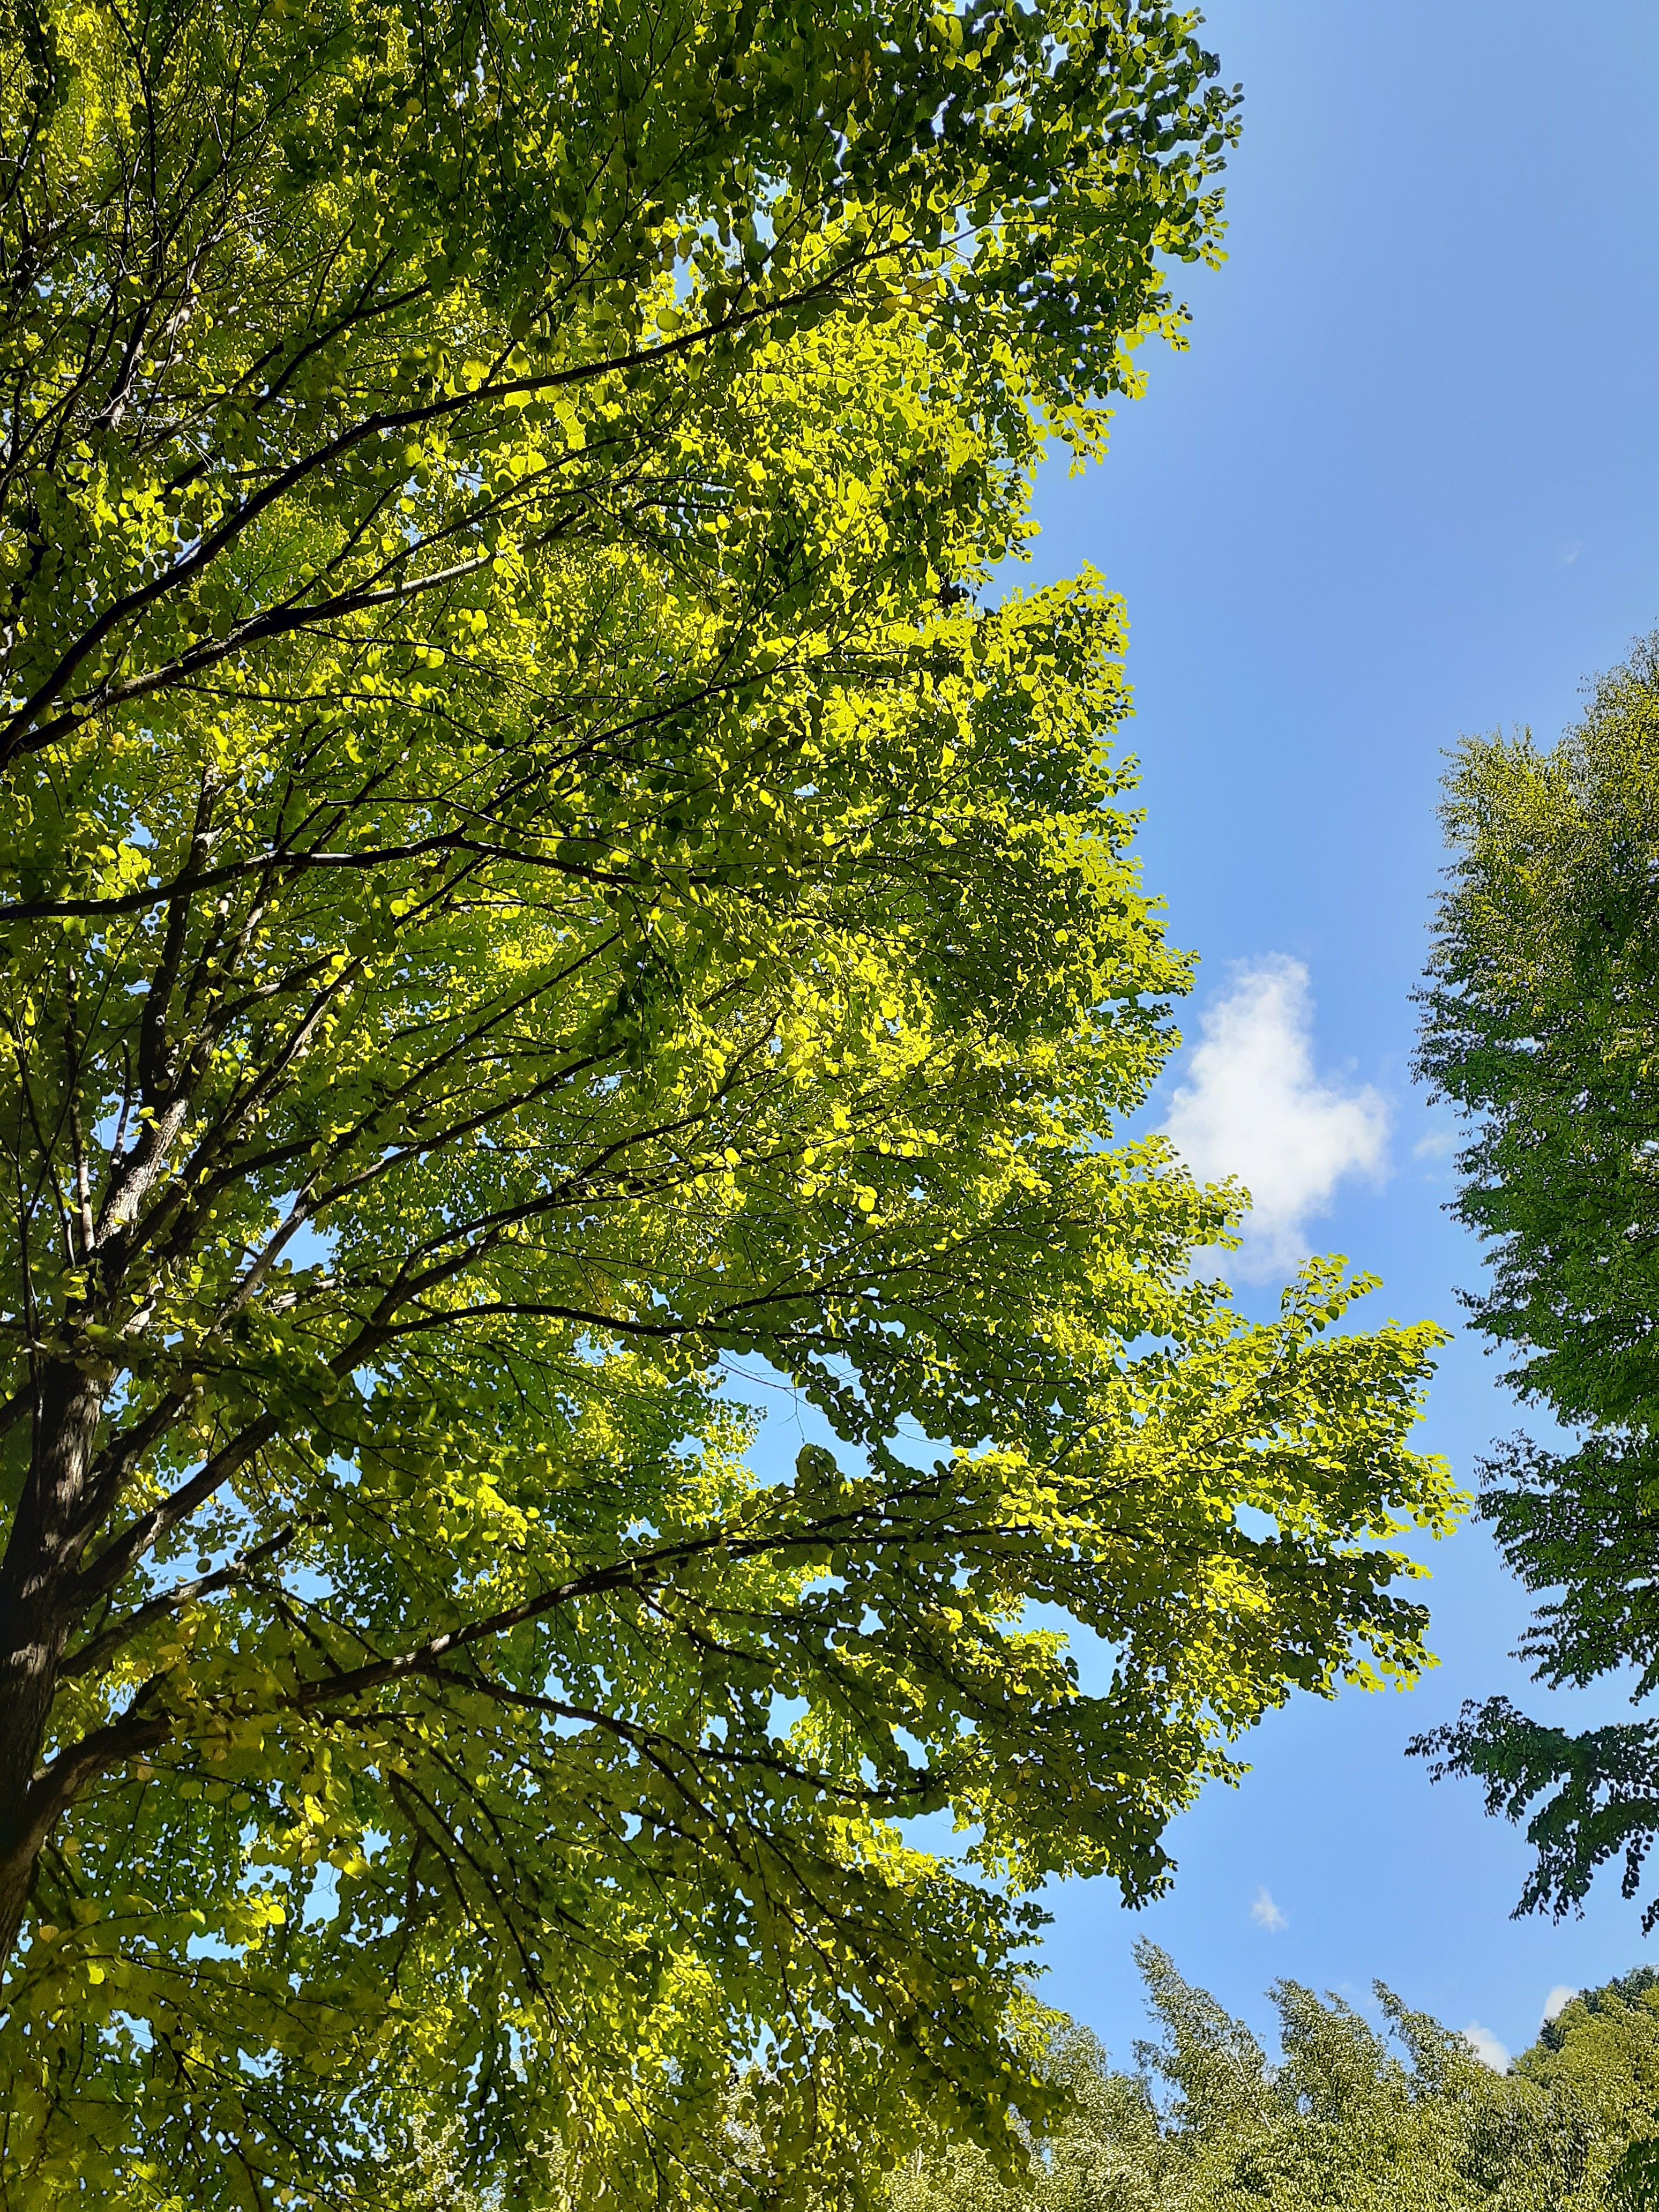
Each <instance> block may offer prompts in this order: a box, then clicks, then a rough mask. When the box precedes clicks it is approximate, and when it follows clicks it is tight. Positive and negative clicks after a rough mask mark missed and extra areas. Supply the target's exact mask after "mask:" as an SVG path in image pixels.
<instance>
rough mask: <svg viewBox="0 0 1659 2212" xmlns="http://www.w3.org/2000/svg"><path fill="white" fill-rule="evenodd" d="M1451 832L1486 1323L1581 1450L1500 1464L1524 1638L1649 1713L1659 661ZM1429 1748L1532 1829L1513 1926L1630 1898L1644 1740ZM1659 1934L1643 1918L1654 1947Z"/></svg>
mask: <svg viewBox="0 0 1659 2212" xmlns="http://www.w3.org/2000/svg"><path fill="white" fill-rule="evenodd" d="M1446 818H1447V824H1448V829H1449V836H1450V839H1451V842H1452V846H1453V851H1454V855H1455V859H1454V866H1453V872H1452V878H1451V884H1450V888H1449V890H1448V892H1447V895H1446V896H1445V898H1444V900H1443V902H1442V906H1441V910H1440V915H1439V921H1438V926H1437V939H1436V947H1435V956H1434V962H1433V966H1432V969H1431V975H1430V981H1429V987H1428V989H1427V991H1426V993H1425V1005H1426V1015H1425V1029H1424V1043H1423V1054H1422V1064H1423V1068H1424V1071H1425V1073H1426V1075H1427V1076H1428V1078H1429V1079H1430V1080H1431V1082H1432V1083H1433V1084H1434V1085H1435V1086H1436V1087H1437V1090H1438V1091H1441V1092H1442V1093H1443V1095H1445V1096H1447V1097H1450V1098H1453V1099H1455V1101H1456V1102H1457V1103H1459V1104H1460V1105H1461V1106H1462V1107H1463V1108H1464V1109H1466V1110H1467V1111H1468V1113H1469V1114H1470V1115H1471V1116H1472V1117H1474V1133H1473V1137H1472V1140H1471V1142H1470V1144H1469V1146H1468V1148H1467V1150H1466V1151H1465V1152H1463V1153H1462V1155H1461V1156H1460V1159H1459V1167H1460V1170H1461V1173H1462V1177H1463V1182H1462V1189H1461V1191H1460V1193H1459V1196H1458V1199H1457V1202H1456V1211H1457V1212H1458V1213H1459V1214H1460V1216H1461V1217H1462V1219H1463V1220H1464V1221H1466V1222H1468V1224H1469V1225H1470V1226H1471V1227H1473V1228H1474V1229H1475V1230H1476V1231H1478V1232H1479V1233H1480V1235H1481V1236H1482V1237H1484V1238H1485V1239H1486V1241H1487V1243H1488V1245H1489V1247H1490V1250H1491V1255H1492V1282H1491V1286H1490V1288H1489V1289H1487V1290H1486V1291H1484V1292H1483V1293H1481V1294H1480V1295H1479V1296H1478V1297H1474V1298H1473V1299H1472V1300H1471V1301H1470V1309H1471V1311H1472V1313H1473V1315H1474V1321H1475V1324H1476V1326H1477V1327H1478V1328H1480V1329H1482V1330H1484V1331H1485V1333H1486V1334H1487V1335H1488V1336H1489V1337H1491V1338H1492V1340H1493V1341H1494V1342H1495V1343H1498V1344H1501V1345H1503V1346H1504V1348H1505V1350H1506V1352H1510V1354H1511V1356H1512V1359H1513V1364H1512V1365H1511V1367H1510V1370H1509V1372H1508V1375H1507V1376H1506V1380H1507V1381H1508V1382H1509V1383H1510V1385H1511V1387H1512V1388H1514V1389H1516V1391H1518V1392H1519V1394H1520V1395H1521V1396H1522V1398H1523V1399H1524V1400H1526V1401H1529V1402H1531V1403H1534V1404H1537V1405H1540V1406H1542V1407H1545V1408H1546V1409H1547V1411H1548V1412H1549V1413H1551V1414H1552V1415H1553V1417H1554V1418H1555V1419H1556V1420H1557V1421H1559V1422H1560V1423H1561V1424H1563V1425H1565V1427H1566V1428H1567V1429H1569V1430H1571V1431H1577V1442H1576V1443H1572V1444H1571V1445H1570V1446H1569V1447H1568V1448H1566V1449H1561V1448H1559V1447H1555V1446H1551V1447H1546V1446H1543V1445H1540V1444H1536V1443H1531V1442H1529V1441H1528V1440H1526V1439H1524V1438H1521V1439H1517V1440H1516V1441H1515V1442H1513V1443H1510V1444H1508V1445H1506V1446H1504V1447H1503V1448H1502V1449H1499V1450H1498V1453H1497V1454H1496V1455H1494V1457H1493V1459H1492V1462H1491V1463H1490V1464H1489V1466H1488V1468H1486V1494H1485V1496H1484V1498H1483V1499H1482V1510H1484V1512H1485V1513H1486V1515H1487V1516H1488V1517H1489V1518H1490V1519H1491V1520H1492V1522H1493V1524H1494V1525H1495V1528H1496V1530H1497V1534H1498V1542H1499V1544H1500V1546H1501V1547H1503V1550H1504V1555H1505V1557H1506V1559H1508V1561H1509V1563H1510V1566H1511V1567H1512V1568H1513V1569H1514V1571H1516V1573H1517V1574H1518V1575H1519V1576H1520V1577H1521V1578H1522V1581H1523V1582H1524V1583H1526V1585H1527V1587H1528V1589H1534V1590H1538V1591H1541V1592H1543V1591H1549V1592H1551V1593H1553V1595H1551V1596H1550V1598H1549V1601H1548V1602H1547V1604H1545V1605H1544V1606H1542V1607H1541V1608H1540V1610H1539V1612H1538V1613H1537V1614H1536V1615H1535V1617H1534V1622H1533V1626H1532V1629H1531V1631H1530V1633H1529V1635H1528V1639H1527V1641H1526V1643H1525V1644H1524V1645H1523V1646H1522V1650H1523V1654H1524V1656H1528V1657H1529V1658H1531V1659H1532V1660H1533V1661H1534V1662H1535V1667H1536V1672H1537V1674H1538V1677H1539V1679H1541V1680H1545V1681H1547V1682H1550V1683H1552V1684H1559V1683H1563V1682H1574V1683H1581V1684H1582V1683H1586V1682H1589V1681H1592V1680H1595V1679H1596V1677H1597V1676H1599V1675H1602V1674H1612V1673H1614V1672H1616V1671H1618V1670H1620V1669H1621V1668H1626V1667H1630V1668H1634V1669H1635V1673H1636V1680H1635V1685H1634V1688H1633V1691H1632V1701H1633V1702H1635V1703H1637V1704H1641V1703H1642V1702H1644V1700H1645V1699H1648V1698H1649V1697H1650V1695H1651V1692H1652V1691H1653V1688H1654V1686H1655V1683H1656V1680H1659V1616H1656V1613H1655V1609H1654V1604H1653V1595H1652V1591H1653V1579H1654V1574H1655V1569H1656V1563H1659V1487H1656V1478H1659V1446H1656V1419H1659V1359H1656V1357H1655V1342H1656V1338H1655V1330H1656V1327H1659V922H1656V909H1655V905H1654V896H1653V886H1654V882H1655V876H1656V870H1659V644H1656V642H1655V641H1652V640H1650V641H1648V642H1646V643H1645V644H1644V645H1642V646H1641V647H1638V650H1637V652H1636V653H1635V654H1634V655H1633V656H1632V659H1631V660H1630V661H1629V662H1628V663H1627V664H1626V665H1625V666H1624V667H1622V668H1620V669H1616V670H1615V671H1613V673H1612V674H1611V675H1609V676H1607V677H1604V678H1602V679H1601V681H1600V682H1599V683H1598V684H1597V685H1596V686H1595V690H1594V692H1593V694H1592V696H1591V701H1590V705H1589V712H1588V713H1587V714H1586V715H1585V717H1584V719H1583V722H1582V723H1581V724H1580V725H1579V726H1578V727H1577V728H1576V729H1575V730H1573V731H1571V732H1569V734H1568V735H1567V736H1566V737H1565V738H1564V739H1563V740H1562V742H1561V743H1560V744H1559V745H1558V746H1557V747H1556V748H1555V749H1554V750H1553V751H1551V752H1548V753H1544V752H1541V751H1540V750H1537V749H1536V748H1535V747H1534V744H1533V743H1532V741H1531V738H1530V737H1528V736H1522V737H1520V738H1513V739H1508V740H1506V739H1504V738H1489V739H1481V740H1479V741H1476V742H1474V743H1472V744H1468V745H1467V746H1466V747H1465V749H1464V752H1463V755H1462V759H1461V761H1460V763H1459V764H1458V767H1457V769H1456V770H1455V773H1454V775H1453V776H1452V779H1451V781H1450V785H1449V798H1448V802H1447V809H1446ZM1417 1748H1419V1750H1422V1751H1425V1752H1429V1753H1434V1754H1436V1755H1437V1758H1438V1759H1439V1762H1440V1765H1439V1769H1438V1771H1442V1772H1445V1771H1450V1772H1455V1773H1467V1774H1476V1775H1479V1776H1480V1777H1481V1778H1482V1779H1483V1780H1484V1782H1485V1784H1486V1802H1487V1805H1488V1808H1489V1809H1491V1810H1492V1811H1493V1812H1503V1813H1506V1814H1508V1815H1509V1816H1510V1818H1511V1819H1515V1820H1521V1819H1525V1818H1527V1817H1528V1814H1530V1816H1531V1817H1530V1822H1529V1826H1528V1836H1529V1837H1530V1838H1531V1840H1532V1841H1533V1842H1534V1844H1536V1846H1537V1850H1538V1857H1537V1860H1536V1863H1535V1865H1534V1870H1533V1872H1532V1874H1531V1875H1530V1876H1529V1878H1528V1883H1527V1886H1526V1889H1525V1891H1524V1893H1523V1894H1522V1900H1521V1904H1522V1910H1530V1909H1536V1908H1546V1907H1547V1908H1548V1909H1549V1910H1551V1911H1555V1912H1557V1913H1560V1912H1562V1911H1566V1910H1568V1909H1569V1908H1570V1907H1571V1906H1573V1905H1577V1902H1578V1901H1579V1900H1580V1899H1582V1898H1583V1895H1584V1893H1585V1892H1586V1890H1587V1889H1588V1887H1589V1884H1590V1881H1592V1879H1593V1878H1594V1875H1595V1869H1597V1868H1598V1867H1599V1866H1601V1864H1603V1863H1605V1862H1606V1861H1607V1860H1608V1859H1610V1858H1619V1857H1622V1859H1623V1861H1624V1888H1625V1893H1626V1896H1627V1897H1633V1896H1635V1895H1636V1894H1637V1893H1638V1890H1639V1888H1640V1887H1641V1877H1642V1867H1643V1863H1644V1858H1645V1857H1646V1854H1647V1851H1648V1849H1649V1846H1650V1844H1651V1842H1652V1839H1653V1837H1654V1834H1655V1832H1656V1829H1659V1820H1656V1815H1655V1809H1654V1808H1655V1803H1656V1796H1655V1791H1656V1785H1659V1734H1656V1729H1655V1725H1654V1723H1653V1722H1652V1721H1650V1720H1644V1719H1638V1720H1636V1721H1632V1722H1628V1723H1622V1724H1619V1725H1614V1726H1611V1727H1607V1728H1601V1729H1589V1730H1587V1731H1585V1732H1584V1733H1583V1734H1580V1735H1573V1734H1571V1732H1570V1731H1568V1730H1565V1729H1556V1728H1547V1727H1545V1726H1543V1725H1541V1723H1537V1722H1534V1721H1531V1720H1529V1719H1528V1718H1527V1717H1525V1716H1524V1715H1523V1714H1522V1713H1520V1712H1518V1711H1516V1709H1515V1707H1514V1706H1513V1705H1511V1704H1510V1702H1509V1700H1507V1699H1502V1698H1495V1699H1489V1700H1488V1701H1486V1703H1485V1704H1483V1705H1468V1706H1466V1707H1465V1709H1464V1713H1463V1717H1462V1721H1461V1723H1459V1724H1458V1725H1457V1726H1455V1727H1454V1728H1449V1729H1443V1730H1441V1731H1439V1732H1437V1734H1436V1735H1433V1736H1431V1737H1429V1738H1425V1739H1424V1740H1422V1741H1420V1742H1419V1745H1418V1747H1417ZM1539 1801H1542V1802H1539ZM1534 1806H1536V1808H1537V1809H1536V1810H1535V1811H1534V1809H1533V1808H1534ZM1656 1917H1659V1903H1654V1902H1650V1903H1649V1904H1648V1905H1647V1906H1646V1907H1645V1909H1644V1916H1643V1925H1644V1929H1647V1928H1651V1927H1652V1925H1653V1923H1654V1921H1655V1918H1656Z"/></svg>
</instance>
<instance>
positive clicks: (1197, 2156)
mask: <svg viewBox="0 0 1659 2212" xmlns="http://www.w3.org/2000/svg"><path fill="white" fill-rule="evenodd" d="M1138 1955H1139V1962H1140V1967H1141V1972H1142V1974H1143V1976H1144V1977H1145V1979H1146V1992H1147V1997H1148V2000H1149V2002H1150V2006H1151V2008H1152V2015H1153V2017H1154V2019H1155V2021H1156V2022H1157V2025H1158V2035H1157V2037H1156V2038H1155V2039H1153V2040H1151V2041H1149V2042H1146V2043H1143V2044H1140V2045H1137V2047H1136V2053H1135V2056H1136V2059H1137V2062H1138V2063H1137V2066H1136V2069H1135V2070H1134V2071H1133V2072H1123V2071H1120V2070H1118V2069H1115V2068H1114V2067H1113V2066H1112V2065H1111V2064H1110V2063H1109V2060H1108V2058H1107V2056H1106V2054H1105V2052H1104V2051H1103V2050H1102V2049H1101V2047H1100V2045H1099V2044H1098V2043H1097V2041H1096V2040H1095V2039H1094V2037H1093V2036H1092V2035H1091V2034H1090V2033H1089V2032H1088V2031H1087V2030H1086V2029H1085V2028H1082V2027H1078V2026H1077V2025H1076V2024H1075V2023H1074V2022H1073V2021H1068V2020H1066V2019H1065V2018H1064V2017H1063V2015H1048V2019H1047V2037H1048V2063H1049V2064H1050V2067H1051V2069H1052V2070H1053V2072H1054V2075H1055V2077H1056V2078H1057V2080H1059V2081H1060V2082H1061V2083H1063V2085H1064V2087H1065V2088H1066V2092H1067V2093H1068V2096H1069V2100H1070V2106H1071V2116H1070V2118H1068V2119H1067V2121H1066V2123H1065V2124H1064V2125H1063V2126H1062V2127H1061V2128H1060V2129H1059V2130H1057V2131H1056V2132H1055V2133H1054V2135H1053V2136H1051V2137H1050V2138H1049V2139H1048V2140H1047V2141H1045V2142H1042V2144H1040V2145H1035V2146H1033V2148H1032V2149H1031V2152H1030V2161H1029V2170H1028V2172H1026V2174H1025V2175H1024V2176H1023V2177H1021V2178H1020V2180H1019V2181H1018V2182H1017V2183H1013V2184H1011V2183H1010V2182H1008V2181H1007V2180H1006V2179H1001V2178H1000V2177H999V2176H998V2174H997V2173H996V2172H994V2169H993V2167H992V2166H991V2165H990V2163H989V2161H988V2160H987V2159H986V2158H985V2156H984V2154H982V2153H981V2152H980V2151H978V2150H976V2149H975V2148H970V2147H969V2146H966V2145H962V2144H945V2145H943V2146H941V2147H940V2148H939V2149H938V2150H936V2151H935V2152H934V2154H932V2155H931V2156H930V2155H927V2154H916V2155H915V2156H913V2157H912V2158H911V2159H909V2160H908V2161H907V2163H906V2164H905V2166H903V2168H902V2171H901V2172H899V2173H898V2174H897V2175H896V2177H895V2178H894V2179H893V2182H892V2184H891V2196H892V2204H893V2212H1018V2208H1020V2207H1030V2208H1034V2212H1316V2208H1328V2212H1642V2208H1645V2207H1647V2206H1649V2205H1650V2204H1652V2203H1655V2202H1656V2201H1659V2199H1656V2197H1654V2195H1653V2194H1652V2192H1651V2191H1650V2188H1649V2187H1648V2186H1647V2185H1646V2184H1644V2181H1643V2179H1642V2167H1643V2166H1644V2160H1643V2158H1642V2155H1641V2149H1640V2147H1641V2146H1643V2145H1644V2143H1645V2141H1646V2139H1647V2138H1648V2137H1649V2136H1650V2135H1651V2134H1652V2133H1653V2132H1654V2131H1655V2130H1659V1973H1656V1972H1655V1971H1654V1970H1653V1969H1652V1968H1651V1967H1646V1966H1644V1967H1640V1968H1638V1970H1637V1971H1636V1972H1633V1973H1631V1974H1628V1975H1626V1976H1625V1977H1623V1978H1621V1979H1620V1980H1618V1981H1614V1982H1610V1983H1608V1984H1606V1985H1605V1986H1604V1987H1602V1988H1601V1989H1597V1990H1589V1991H1588V1992H1586V1993H1584V1994H1583V1995H1582V1996H1577V1997H1575V1998H1574V1999H1573V2000H1572V2002H1571V2003H1570V2004H1569V2005H1568V2006H1567V2007H1566V2008H1565V2010H1564V2011H1563V2012H1562V2013H1561V2014H1560V2015H1559V2016H1558V2017H1557V2018H1556V2019H1555V2020H1553V2021H1549V2022H1547V2023H1546V2025H1545V2026H1544V2027H1542V2028H1541V2030H1540V2033H1539V2036H1538V2039H1537V2041H1536V2042H1535V2043H1534V2045H1532V2046H1531V2048H1530V2049H1529V2050H1528V2051H1523V2052H1522V2055H1521V2056H1520V2057H1518V2058H1517V2059H1516V2060H1515V2062H1514V2063H1513V2064H1512V2066H1511V2067H1510V2069H1509V2071H1508V2072H1507V2073H1503V2074H1499V2073H1497V2072H1495V2071H1494V2070H1493V2069H1492V2068H1491V2067H1490V2066H1489V2065H1487V2064H1486V2063H1485V2062H1484V2061H1483V2060H1481V2059H1480V2058H1479V2057H1477V2056H1476V2055H1475V2053H1474V2050H1473V2049H1472V2048H1471V2046H1470V2045H1469V2044H1468V2041H1467V2040H1466V2039H1464V2038H1463V2037H1462V2035H1458V2034H1455V2033H1453V2032H1452V2031H1451V2030H1449V2028H1447V2027H1443V2026H1442V2025H1441V2023H1440V2022H1439V2021H1437V2020H1434V2019H1432V2018H1431V2017H1430V2016H1429V2015H1427V2014H1426V2013H1420V2012H1413V2011H1412V2010H1411V2009H1410V2008H1408V2007H1407V2005H1406V2004H1404V2003H1403V2002H1401V1999H1400V1998H1399V1997H1397V1996H1395V1994H1394V1993H1393V1991H1391V1990H1388V1989H1386V1988H1384V1987H1383V1985H1382V1984H1377V1987H1376V2003H1377V2008H1378V2009H1379V2011H1380V2012H1381V2014H1382V2017H1383V2025H1382V2027H1380V2028H1379V2027H1376V2026H1374V2025H1373V2024H1372V2022H1371V2021H1370V2020H1368V2019H1367V2018H1366V2017H1365V2016H1364V2014H1362V2013H1361V2012H1360V2011H1358V2009H1356V2008H1354V2007H1352V2006H1351V2005H1349V2004H1347V2003H1346V2002H1344V2001H1343V2000H1342V1999H1340V1997H1336V1996H1326V1997H1323V1998H1322V1997H1320V1996H1317V1995H1316V1993H1315V1992H1314V1991H1313V1990H1310V1989H1306V1988H1304V1987H1303V1986H1302V1985H1301V1984H1298V1983H1296V1982H1280V1983H1279V1984H1276V1985H1275V1987H1274V1989H1273V2002H1274V2005H1275V2008H1277V2011H1278V2014H1279V2042H1280V2046H1281V2051H1282V2056H1281V2057H1279V2059H1278V2060H1276V2061H1275V2060H1273V2059H1271V2058H1270V2057H1269V2056H1268V2054H1267V2051H1266V2050H1265V2049H1264V2047H1263V2046H1262V2045H1261V2042H1260V2041H1259V2040H1258V2039H1257V2038H1256V2037H1255V2035H1254V2034H1253V2033H1251V2031H1250V2030H1249V2028H1248V2027H1246V2026H1245V2025H1244V2023H1243V2021H1239V2020H1235V2019H1233V2018H1232V2017H1231V2016H1230V2015H1229V2014H1228V2013H1227V2012H1226V2011H1225V2009H1224V2008H1223V2007H1222V2006H1221V2005H1220V2004H1218V2002H1217V2001H1216V2000H1215V1998H1214V1997H1212V1996H1210V1995H1209V1994H1208V1993H1207V1992H1206V1991H1205V1990H1201V1989H1199V1988H1196V1987H1195V1986H1194V1985H1193V1984H1190V1983H1188V1982H1187V1981H1185V1980H1183V1979H1182V1976H1181V1975H1180V1974H1179V1973H1177V1972H1176V1968H1175V1966H1174V1965H1173V1964H1172V1963H1171V1961H1170V1959H1169V1958H1168V1957H1167V1956H1166V1955H1165V1954H1164V1952H1162V1951H1160V1950H1159V1949H1158V1948H1157V1947H1156V1946H1155V1945H1153V1944H1151V1943H1143V1944H1142V1945H1141V1946H1140V1947H1139V1954H1138ZM1633 2145H1634V2146H1637V2147H1638V2150H1637V2155H1636V2156H1634V2157H1632V2146H1633Z"/></svg>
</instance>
